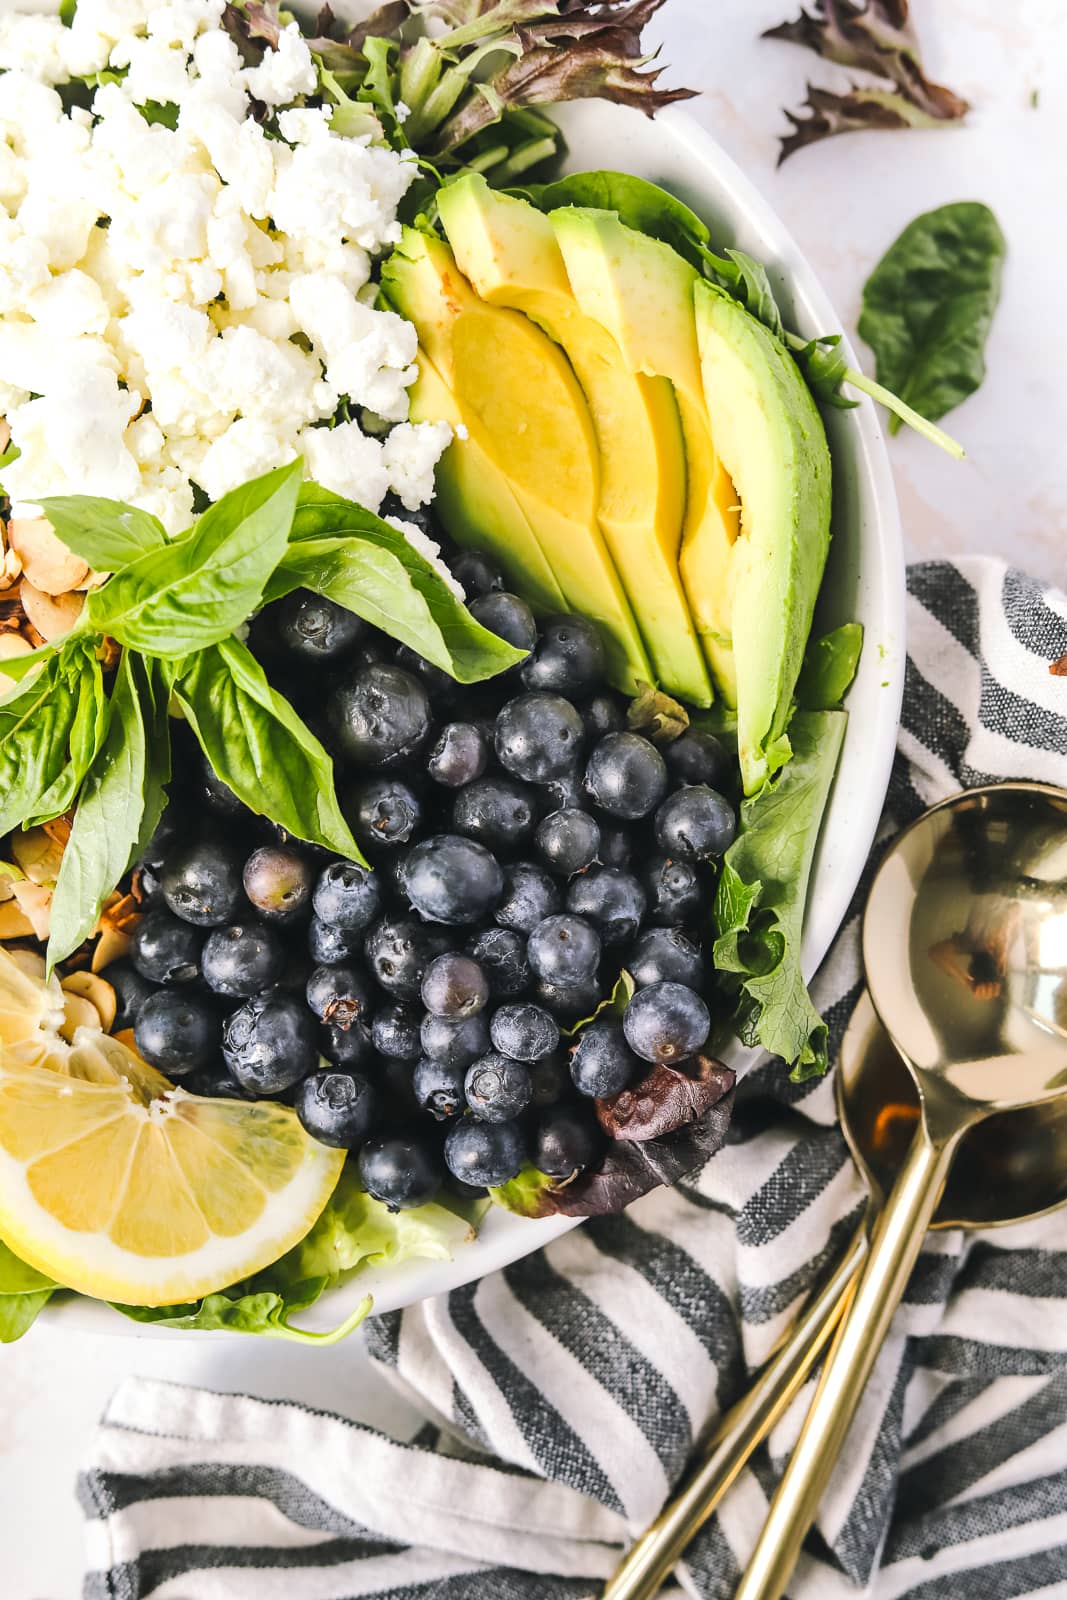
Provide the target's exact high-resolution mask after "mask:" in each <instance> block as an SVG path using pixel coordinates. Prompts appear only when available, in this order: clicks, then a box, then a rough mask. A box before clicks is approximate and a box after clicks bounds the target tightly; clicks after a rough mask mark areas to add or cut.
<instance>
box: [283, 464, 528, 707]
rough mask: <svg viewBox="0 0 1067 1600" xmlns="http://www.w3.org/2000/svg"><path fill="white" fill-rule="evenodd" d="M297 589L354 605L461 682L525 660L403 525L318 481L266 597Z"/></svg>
mask: <svg viewBox="0 0 1067 1600" xmlns="http://www.w3.org/2000/svg"><path fill="white" fill-rule="evenodd" d="M293 589H313V590H314V591H315V593H316V594H321V595H325V596H326V598H327V599H328V600H333V601H334V602H335V603H336V604H337V605H341V606H345V607H346V608H347V609H348V610H349V611H355V612H356V613H357V614H358V615H359V616H361V617H364V618H366V620H367V621H368V622H371V623H373V624H374V626H375V627H376V628H381V629H382V631H383V632H384V633H387V634H389V636H390V637H391V638H393V639H399V640H400V641H401V643H402V644H406V645H409V646H410V647H411V649H412V650H415V651H417V652H418V654H419V655H420V656H422V657H424V659H425V660H427V661H432V662H433V664H434V666H436V667H440V668H441V669H442V671H444V672H448V673H450V674H451V675H452V677H453V678H455V679H456V680H457V681H458V682H459V683H480V682H481V681H482V679H484V678H492V677H495V676H496V675H497V673H500V672H505V671H506V670H507V668H508V667H513V666H514V665H515V664H516V662H519V661H523V660H525V652H524V651H522V650H516V649H515V648H514V646H512V645H510V644H507V643H506V642H505V641H504V640H503V639H501V638H499V637H498V636H497V635H496V634H495V633H490V631H489V629H488V628H483V627H482V625H481V623H480V622H476V621H475V619H474V618H473V617H472V616H471V614H470V612H469V611H468V610H467V608H466V606H465V605H464V604H463V602H462V601H461V600H459V599H458V598H457V597H456V595H455V594H453V592H452V590H451V589H450V588H449V587H448V585H447V583H446V582H445V581H444V579H443V578H442V577H441V574H440V573H439V572H438V571H437V570H436V568H435V567H434V566H433V565H432V564H431V563H430V562H429V561H427V559H426V557H425V556H423V555H420V554H419V552H418V551H417V550H416V549H415V548H414V546H412V545H410V544H409V543H408V541H407V540H406V539H405V537H404V535H403V534H402V533H401V532H400V531H399V530H398V529H396V528H393V527H391V526H390V524H389V523H388V522H383V521H382V519H381V518H380V517H376V516H374V515H373V513H372V512H370V511H366V510H364V508H363V507H362V506H358V505H356V504H355V503H354V502H353V501H351V500H342V499H341V498H340V497H339V496H338V495H333V494H330V492H329V491H328V490H326V489H320V488H319V487H318V485H317V484H305V486H304V488H303V490H302V491H301V495H300V504H299V505H298V506H297V511H296V516H295V517H294V519H293V531H292V543H291V544H290V546H289V549H288V550H287V551H286V552H285V555H284V556H283V557H282V560H281V563H280V565H279V567H278V570H277V571H276V572H275V574H274V576H273V577H272V578H271V580H270V582H269V583H268V585H267V590H266V596H265V598H266V599H268V600H276V599H278V598H280V596H282V595H285V594H289V593H290V592H291V590H293Z"/></svg>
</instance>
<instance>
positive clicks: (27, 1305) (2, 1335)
mask: <svg viewBox="0 0 1067 1600" xmlns="http://www.w3.org/2000/svg"><path fill="white" fill-rule="evenodd" d="M57 1287H58V1286H57V1285H56V1284H55V1283H53V1282H52V1279H51V1278H46V1277H45V1275H44V1273H43V1272H38V1271H37V1270H36V1268H35V1267H28V1266H27V1265H26V1263H25V1262H24V1261H20V1260H19V1258H18V1256H17V1255H15V1253H14V1251H12V1250H9V1249H8V1247H7V1245H6V1244H4V1243H3V1242H2V1241H0V1344H13V1343H14V1341H15V1340H16V1339H21V1338H22V1335H23V1334H24V1333H25V1332H26V1331H27V1330H28V1329H29V1328H31V1327H32V1326H33V1324H34V1322H35V1321H36V1318H37V1314H38V1312H39V1311H40V1310H41V1309H42V1307H44V1306H46V1305H47V1304H48V1302H49V1300H50V1299H51V1298H52V1296H53V1295H54V1294H55V1292H56V1288H57Z"/></svg>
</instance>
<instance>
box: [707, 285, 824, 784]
mask: <svg viewBox="0 0 1067 1600" xmlns="http://www.w3.org/2000/svg"><path fill="white" fill-rule="evenodd" d="M693 304H694V313H695V322H696V330H697V339H698V342H699V347H700V362H701V369H702V372H703V379H704V394H705V397H706V400H707V406H708V415H709V417H710V420H711V430H712V435H713V437H714V439H715V445H716V449H717V450H718V452H719V455H720V457H721V460H722V463H723V466H724V467H725V469H726V471H727V472H728V473H729V474H730V477H731V479H732V480H733V482H734V484H735V485H736V487H737V492H738V495H739V497H740V504H741V537H740V538H739V539H738V541H737V543H736V544H735V545H734V546H733V549H732V551H731V552H730V557H729V562H728V566H729V572H728V574H727V578H728V582H727V585H726V586H727V588H728V589H729V590H730V591H731V593H732V615H731V633H732V635H733V642H734V661H735V666H736V671H737V742H738V754H739V756H740V759H741V773H742V777H743V779H744V785H745V791H746V793H748V794H751V793H752V792H753V791H754V790H756V789H758V788H759V786H760V784H761V783H762V782H763V780H764V779H765V778H766V777H767V776H769V774H770V773H771V772H773V771H774V770H775V768H776V767H777V766H780V765H781V764H782V759H783V758H784V757H785V756H786V754H787V752H788V746H787V745H784V743H783V738H784V735H785V729H786V724H787V723H788V721H789V716H790V712H791V710H792V703H793V691H794V689H795V687H796V681H797V675H798V673H799V672H800V666H801V662H802V660H803V657H804V647H805V644H806V643H807V638H808V633H809V631H810V628H811V619H812V613H813V611H814V609H815V598H816V595H817V594H818V592H819V584H820V582H821V581H822V574H823V568H824V566H825V565H826V554H827V551H828V549H829V546H830V451H829V448H828V446H827V443H826V434H825V432H824V430H823V425H822V418H821V417H820V416H819V413H818V410H817V408H816V405H815V401H814V400H813V399H812V397H811V392H810V390H809V389H808V387H807V385H806V384H805V382H804V380H803V378H802V377H801V376H800V373H799V371H798V370H797V366H796V363H795V362H794V361H793V360H792V358H791V357H790V356H789V354H788V353H787V351H786V350H785V349H784V348H783V347H782V345H781V344H779V342H778V340H777V339H775V338H774V336H773V335H772V334H771V333H769V332H768V331H767V329H766V328H765V327H764V326H763V325H762V323H760V322H757V321H756V319H755V317H753V316H750V314H749V313H748V312H747V311H746V310H745V309H744V308H743V307H742V306H739V305H738V304H737V302H736V301H735V300H731V299H730V298H729V296H728V295H726V294H724V293H723V292H722V291H721V290H719V289H716V288H714V287H713V286H712V285H711V284H708V283H698V284H697V285H696V288H695V293H694V302H693Z"/></svg>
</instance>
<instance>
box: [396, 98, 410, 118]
mask: <svg viewBox="0 0 1067 1600" xmlns="http://www.w3.org/2000/svg"><path fill="white" fill-rule="evenodd" d="M393 110H394V111H395V112H396V120H397V121H398V122H406V121H407V120H408V118H409V117H410V115H411V107H410V106H409V105H405V104H404V102H403V100H398V101H397V103H396V105H395V106H394V107H393Z"/></svg>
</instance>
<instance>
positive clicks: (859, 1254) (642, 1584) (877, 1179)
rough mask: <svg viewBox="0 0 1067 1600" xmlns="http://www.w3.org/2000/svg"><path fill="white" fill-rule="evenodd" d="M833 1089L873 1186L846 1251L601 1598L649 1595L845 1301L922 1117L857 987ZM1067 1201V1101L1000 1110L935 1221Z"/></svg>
mask: <svg viewBox="0 0 1067 1600" xmlns="http://www.w3.org/2000/svg"><path fill="white" fill-rule="evenodd" d="M834 1089H835V1093H836V1098H837V1110H838V1115H839V1117H840V1119H841V1129H842V1132H843V1133H844V1136H845V1138H846V1140H847V1141H848V1145H849V1149H850V1150H851V1152H852V1155H853V1157H854V1159H855V1162H856V1165H857V1166H858V1167H859V1169H860V1172H861V1173H862V1175H863V1178H864V1180H865V1182H866V1184H867V1187H868V1189H869V1191H870V1199H869V1202H868V1205H867V1208H866V1212H865V1215H864V1217H863V1219H862V1221H861V1222H860V1225H859V1227H858V1228H857V1230H856V1232H855V1234H854V1235H853V1237H852V1240H851V1241H850V1243H849V1245H848V1248H847V1249H846V1250H845V1252H844V1254H843V1255H842V1257H841V1259H840V1260H839V1261H838V1262H837V1264H836V1265H835V1267H834V1269H833V1271H832V1273H831V1275H830V1276H829V1277H828V1278H827V1279H826V1281H825V1283H823V1284H822V1286H821V1287H820V1288H819V1289H817V1290H816V1291H815V1293H814V1294H813V1295H812V1297H811V1299H810V1300H809V1301H808V1304H807V1305H806V1306H805V1308H804V1310H803V1312H802V1313H801V1315H800V1317H799V1318H798V1319H797V1321H796V1322H795V1323H794V1324H793V1325H792V1327H791V1328H790V1330H789V1332H788V1333H787V1334H786V1336H785V1339H784V1340H783V1342H782V1343H781V1345H780V1346H779V1348H778V1349H777V1350H776V1351H775V1353H774V1354H773V1355H772V1356H771V1358H770V1360H769V1361H768V1362H767V1364H766V1365H765V1366H764V1367H763V1369H762V1371H761V1372H760V1374H759V1376H758V1377H757V1378H756V1381H755V1383H754V1384H753V1385H752V1387H751V1388H750V1389H749V1390H748V1392H747V1393H746V1394H745V1395H743V1396H742V1398H741V1399H740V1400H739V1401H738V1402H737V1403H736V1405H734V1406H732V1407H731V1408H730V1410H729V1411H726V1412H724V1413H723V1416H722V1417H721V1418H720V1419H719V1422H718V1424H717V1426H716V1428H715V1431H714V1433H713V1434H712V1435H711V1437H710V1438H709V1440H708V1441H707V1443H706V1445H705V1447H704V1452H703V1455H702V1458H701V1459H700V1461H699V1462H698V1463H697V1464H696V1466H695V1467H694V1468H693V1469H692V1470H691V1472H690V1474H689V1475H688V1477H687V1478H686V1480H685V1481H684V1483H683V1484H682V1487H681V1488H680V1489H679V1491H678V1493H677V1494H676V1495H675V1497H674V1498H673V1499H672V1500H670V1501H669V1502H668V1504H667V1505H666V1506H664V1508H663V1510H662V1511H661V1512H660V1514H659V1516H658V1517H657V1518H656V1520H655V1522H654V1523H652V1525H651V1526H650V1527H649V1528H648V1530H647V1531H646V1532H645V1533H644V1534H643V1535H642V1536H641V1538H640V1539H638V1540H637V1542H636V1543H635V1544H634V1545H633V1546H632V1547H631V1548H630V1550H629V1551H628V1552H627V1554H626V1555H625V1557H624V1558H623V1561H622V1563H621V1565H620V1566H619V1568H618V1571H617V1572H616V1573H615V1575H614V1577H613V1578H612V1579H611V1581H610V1582H609V1584H608V1586H607V1588H606V1589H605V1590H604V1595H603V1600H653V1597H654V1596H655V1595H657V1594H658V1593H659V1592H660V1589H661V1588H662V1587H663V1585H664V1583H665V1582H666V1581H667V1578H668V1577H669V1576H670V1574H671V1572H672V1571H673V1569H674V1567H675V1566H676V1565H677V1563H678V1561H679V1560H680V1559H681V1557H682V1555H683V1553H684V1551H685V1549H686V1547H687V1545H688V1544H689V1543H690V1541H691V1540H692V1539H693V1538H694V1537H695V1535H696V1533H697V1531H698V1529H699V1528H700V1527H702V1525H703V1524H704V1523H705V1522H706V1521H707V1519H708V1518H709V1517H710V1516H711V1514H712V1512H713V1511H714V1510H715V1508H716V1506H717V1505H718V1504H719V1503H720V1501H721V1500H722V1498H723V1496H724V1495H725V1494H726V1492H727V1490H728V1489H729V1488H730V1485H731V1484H732V1483H733V1481H734V1479H735V1478H736V1477H737V1476H738V1474H739V1473H740V1471H741V1469H742V1468H743V1467H744V1465H745V1463H746V1461H747V1460H748V1458H749V1456H750V1455H751V1454H752V1452H753V1450H755V1448H756V1446H757V1445H758V1444H760V1443H761V1442H762V1440H763V1439H765V1438H766V1436H767V1434H768V1433H769V1432H770V1431H771V1429H772V1428H773V1427H774V1426H775V1424H776V1423H777V1421H778V1419H779V1418H780V1417H781V1416H782V1415H783V1414H784V1412H785V1411H786V1409H787V1408H788V1406H789V1405H790V1403H791V1402H792V1400H793V1397H794V1396H795V1395H796V1394H797V1393H798V1392H799V1390H800V1389H801V1388H802V1387H803V1385H804V1383H805V1382H806V1381H807V1378H808V1375H809V1373H810V1372H811V1370H812V1368H813V1367H814V1366H815V1363H816V1361H817V1360H818V1358H819V1356H820V1355H821V1354H822V1352H823V1350H824V1349H825V1347H826V1344H827V1343H828V1341H829V1339H830V1337H831V1335H832V1334H833V1331H834V1329H835V1328H836V1327H837V1324H838V1322H839V1321H840V1318H841V1315H842V1313H843V1312H844V1309H845V1306H846V1305H847V1304H848V1296H849V1291H850V1289H851V1288H852V1286H853V1284H854V1282H855V1279H856V1274H857V1272H858V1271H859V1269H860V1266H861V1265H862V1263H863V1261H864V1259H865V1257H866V1254H867V1245H868V1241H869V1237H870V1228H871V1225H872V1223H873V1221H874V1219H875V1217H876V1216H877V1214H878V1212H879V1210H880V1208H881V1206H882V1204H883V1201H884V1196H885V1194H886V1192H887V1191H888V1190H889V1189H890V1188H891V1187H892V1184H893V1180H894V1178H895V1177H896V1174H897V1172H898V1171H899V1170H900V1167H901V1166H902V1164H903V1162H904V1158H905V1156H906V1155H907V1150H908V1144H909V1142H910V1140H911V1138H912V1135H913V1134H914V1132H915V1126H916V1123H917V1122H918V1119H919V1096H918V1092H917V1090H916V1087H915V1083H914V1081H913V1079H912V1077H911V1074H910V1073H909V1072H908V1070H907V1068H906V1067H905V1065H904V1063H903V1061H902V1060H901V1058H900V1056H899V1054H898V1053H897V1051H896V1050H895V1049H894V1047H893V1045H892V1043H891V1042H890V1039H889V1036H888V1034H887V1033H886V1031H885V1029H884V1028H883V1027H882V1025H881V1023H880V1022H879V1021H878V1017H877V1015H876V1013H875V1010H874V1007H873V1005H872V1004H871V1000H870V997H869V995H867V994H866V993H864V994H863V995H861V997H860V999H859V1001H858V1003H857V1005H856V1008H855V1010H854V1011H853V1013H852V1018H851V1021H850V1022H849V1025H848V1027H847V1029H846V1030H845V1035H844V1038H843V1039H842V1041H841V1050H840V1056H839V1059H838V1063H837V1067H836V1069H835V1078H834ZM1062 1205H1067V1101H1062V1100H1053V1101H1048V1102H1045V1103H1043V1104H1041V1105H1037V1106H1029V1107H1026V1108H1025V1109H1023V1110H1021V1111H1011V1112H1007V1113H1004V1114H1001V1115H995V1116H991V1117H989V1118H987V1119H986V1120H985V1121H984V1122H982V1123H979V1124H978V1126H977V1127H975V1128H973V1129H972V1130H971V1131H970V1133H968V1134H967V1135H966V1137H965V1138H964V1140H963V1143H962V1144H961V1146H960V1152H959V1156H958V1158H957V1160H956V1163H955V1165H954V1167H953V1169H952V1171H951V1173H950V1174H949V1179H948V1183H947V1185H946V1187H945V1192H944V1194H943V1195H942V1197H941V1203H940V1205H939V1206H938V1208H937V1213H936V1216H935V1217H934V1220H933V1222H932V1223H931V1227H933V1228H939V1229H941V1228H969V1229H976V1228H998V1227H1008V1226H1011V1225H1013V1224H1016V1223H1019V1222H1026V1221H1029V1220H1031V1219H1032V1218H1034V1217H1038V1216H1042V1215H1043V1214H1045V1213H1046V1212H1049V1211H1054V1210H1056V1209H1057V1207H1059V1206H1062Z"/></svg>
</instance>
